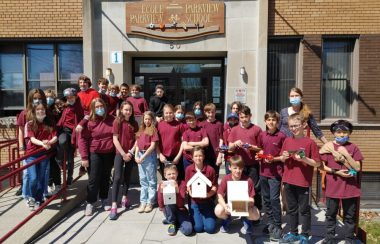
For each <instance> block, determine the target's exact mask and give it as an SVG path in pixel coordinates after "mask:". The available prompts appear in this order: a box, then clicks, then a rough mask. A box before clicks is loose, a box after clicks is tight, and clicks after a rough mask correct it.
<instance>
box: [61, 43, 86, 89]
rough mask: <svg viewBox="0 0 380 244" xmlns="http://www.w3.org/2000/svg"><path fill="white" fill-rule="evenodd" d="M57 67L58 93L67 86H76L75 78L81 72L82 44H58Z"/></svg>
mask: <svg viewBox="0 0 380 244" xmlns="http://www.w3.org/2000/svg"><path fill="white" fill-rule="evenodd" d="M58 67H59V69H58V74H59V75H58V95H61V94H62V92H63V90H64V89H66V88H68V87H75V88H78V85H77V79H78V77H79V76H80V75H81V74H83V50H82V44H59V45H58Z"/></svg>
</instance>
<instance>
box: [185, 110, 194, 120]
mask: <svg viewBox="0 0 380 244" xmlns="http://www.w3.org/2000/svg"><path fill="white" fill-rule="evenodd" d="M188 119H194V120H195V114H194V112H191V111H190V112H187V113H186V114H185V120H188Z"/></svg>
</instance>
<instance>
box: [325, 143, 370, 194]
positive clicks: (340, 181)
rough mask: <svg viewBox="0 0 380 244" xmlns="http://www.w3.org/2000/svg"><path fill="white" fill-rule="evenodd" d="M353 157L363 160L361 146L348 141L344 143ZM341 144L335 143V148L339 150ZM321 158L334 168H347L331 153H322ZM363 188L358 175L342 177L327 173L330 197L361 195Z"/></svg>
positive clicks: (327, 190) (356, 159)
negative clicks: (361, 188)
mask: <svg viewBox="0 0 380 244" xmlns="http://www.w3.org/2000/svg"><path fill="white" fill-rule="evenodd" d="M343 146H344V147H345V148H346V149H347V151H348V153H349V154H350V155H351V157H352V158H353V159H354V160H355V161H362V160H363V159H364V158H363V155H362V153H361V152H360V150H359V148H358V147H357V146H356V145H355V144H353V143H350V142H349V143H346V144H345V145H343ZM338 147H340V145H336V144H335V143H334V149H335V150H336V151H338ZM321 160H322V161H324V162H326V165H327V166H328V167H329V168H332V169H337V170H341V169H347V167H346V166H344V165H343V164H342V163H340V162H339V163H338V162H336V161H335V160H334V156H333V155H332V154H331V153H328V154H322V155H321ZM360 195H361V190H360V184H359V182H358V179H357V177H350V178H345V177H340V176H339V175H332V174H326V197H330V198H340V199H344V198H353V197H360Z"/></svg>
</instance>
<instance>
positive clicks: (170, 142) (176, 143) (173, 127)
mask: <svg viewBox="0 0 380 244" xmlns="http://www.w3.org/2000/svg"><path fill="white" fill-rule="evenodd" d="M157 130H158V136H159V138H160V144H159V147H160V151H161V153H162V154H163V155H164V156H165V157H168V158H171V157H175V156H177V154H178V152H179V149H180V148H181V138H182V133H183V132H184V130H183V126H182V123H180V122H178V121H176V120H173V121H171V122H167V121H164V120H162V121H160V123H158V126H157Z"/></svg>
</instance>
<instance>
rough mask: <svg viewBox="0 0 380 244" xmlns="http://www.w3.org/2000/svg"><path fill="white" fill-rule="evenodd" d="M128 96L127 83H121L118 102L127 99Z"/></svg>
mask: <svg viewBox="0 0 380 244" xmlns="http://www.w3.org/2000/svg"><path fill="white" fill-rule="evenodd" d="M128 96H129V85H128V84H127V83H123V84H121V85H120V96H119V98H120V103H122V102H123V101H125V100H127V98H128Z"/></svg>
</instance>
